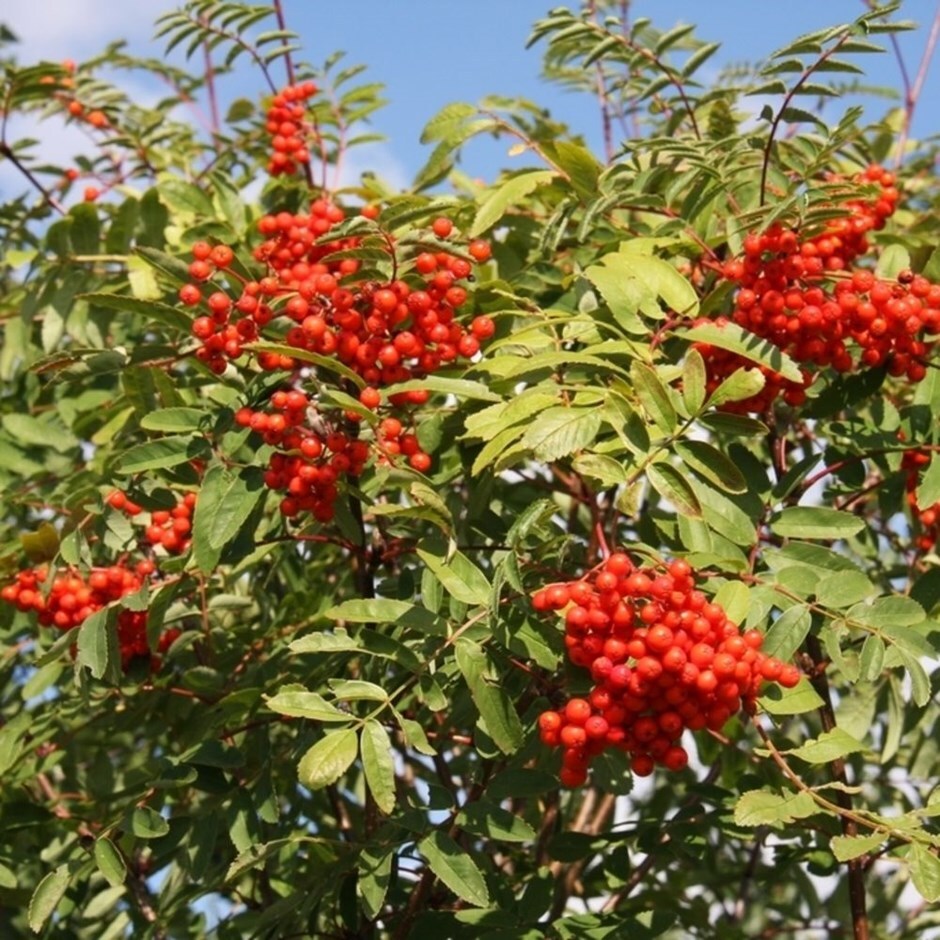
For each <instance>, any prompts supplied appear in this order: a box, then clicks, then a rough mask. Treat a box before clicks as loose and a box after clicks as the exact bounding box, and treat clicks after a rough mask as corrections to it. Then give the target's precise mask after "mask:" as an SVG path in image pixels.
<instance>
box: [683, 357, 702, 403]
mask: <svg viewBox="0 0 940 940" xmlns="http://www.w3.org/2000/svg"><path fill="white" fill-rule="evenodd" d="M706 375H707V373H706V369H705V360H704V359H703V358H702V354H701V353H700V352H699V351H698V350H697V349H695V348H694V347H693V348H692V349H690V350H689V351H688V352H687V353H686V354H685V360H684V361H683V363H682V400H683V401H684V402H685V407H686V408H687V409H688V412H689V414H691V415H696V414H698V413H699V412H700V411H701V410H702V406H703V405H704V404H705V379H706Z"/></svg>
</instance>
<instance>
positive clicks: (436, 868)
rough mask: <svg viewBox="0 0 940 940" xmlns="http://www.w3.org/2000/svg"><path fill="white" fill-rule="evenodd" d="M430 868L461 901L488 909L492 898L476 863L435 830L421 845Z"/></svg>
mask: <svg viewBox="0 0 940 940" xmlns="http://www.w3.org/2000/svg"><path fill="white" fill-rule="evenodd" d="M418 851H419V852H420V853H421V855H422V856H424V858H425V859H426V860H427V863H428V867H429V868H430V869H431V871H432V872H434V874H435V875H437V877H438V878H439V879H440V880H441V881H442V882H443V883H444V884H445V885H447V887H448V888H450V890H451V891H453V892H454V894H456V895H457V897H458V898H460V899H461V900H462V901H466V902H467V903H468V904H472V905H473V906H474V907H487V906H488V905H489V903H490V895H489V892H488V891H487V889H486V881H484V879H483V873H482V872H481V871H480V869H479V868H478V867H477V864H476V862H474V861H473V859H472V858H470V856H469V855H468V854H467V853H466V852H464V850H463V849H462V848H461V847H460V846H459V845H458V844H457V843H456V842H455V841H454V840H453V839H452V838H451V837H450V836H449V835H446V834H445V833H443V832H439V831H437V830H435V831H434V832H432V833H431V834H430V835H429V836H426V837H425V838H424V839H422V840H421V841H420V842H419V843H418Z"/></svg>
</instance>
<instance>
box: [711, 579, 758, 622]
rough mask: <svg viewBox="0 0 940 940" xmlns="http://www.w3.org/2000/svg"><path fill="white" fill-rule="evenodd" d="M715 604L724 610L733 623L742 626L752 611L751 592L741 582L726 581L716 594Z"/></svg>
mask: <svg viewBox="0 0 940 940" xmlns="http://www.w3.org/2000/svg"><path fill="white" fill-rule="evenodd" d="M714 603H716V604H718V605H719V607H722V608H724V611H725V615H726V616H727V618H728V619H729V620H730V621H731V622H732V623H735V624H742V623H744V622H745V621H746V620H747V615H748V613H749V612H750V609H751V592H750V590H749V589H748V586H747V585H746V584H743V583H742V582H741V581H725V583H724V584H722V586H721V587H720V588H719V589H718V590H717V591H716V592H715V597H714Z"/></svg>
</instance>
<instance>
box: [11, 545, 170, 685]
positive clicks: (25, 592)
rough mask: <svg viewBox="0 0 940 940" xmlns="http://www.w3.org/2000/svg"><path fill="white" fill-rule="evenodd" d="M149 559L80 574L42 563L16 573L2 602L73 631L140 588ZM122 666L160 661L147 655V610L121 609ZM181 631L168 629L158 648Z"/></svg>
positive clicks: (42, 621) (164, 647)
mask: <svg viewBox="0 0 940 940" xmlns="http://www.w3.org/2000/svg"><path fill="white" fill-rule="evenodd" d="M153 571H154V565H153V562H151V561H142V562H139V563H138V564H137V565H136V567H135V568H134V569H133V570H132V569H130V568H127V567H126V566H125V565H120V564H118V565H111V566H110V567H108V568H92V569H91V571H90V572H89V573H88V577H87V579H86V578H83V577H82V576H81V574H80V573H79V572H78V571H76V570H75V569H69V570H68V571H66V572H64V573H55V574H53V575H51V584H47V582H48V581H49V579H50V573H49V571H48V570H47V569H46V568H45V567H41V568H34V569H27V570H26V571H20V572H19V573H18V574H17V575H16V579H15V580H14V581H13V583H12V584H8V585H6V586H5V587H4V588H3V589H0V600H4V601H6V602H7V603H8V604H12V605H13V606H15V607H16V608H17V610H20V611H23V612H26V613H35V614H36V615H37V620H38V621H39V623H40V624H42V625H43V626H46V627H56V628H57V629H59V630H74V629H76V628H77V627H79V626H81V624H82V623H84V621H85V620H87V619H88V618H89V617H90V616H91V615H92V614H93V613H95V612H96V611H98V610H101V609H102V608H103V607H105V606H106V605H108V604H110V603H113V602H114V601H117V600H120V599H121V598H122V597H126V596H127V595H128V594H133V593H134V592H135V591H139V590H140V588H141V587H142V586H143V583H144V581H145V579H146V578H148V577H149V576H150V575H151V574H153ZM117 631H118V645H119V647H120V651H121V665H122V667H123V668H124V669H125V670H127V669H128V668H129V666H130V664H131V662H132V661H133V660H134V659H136V658H139V657H150V658H151V667H152V668H154V669H155V668H158V667H159V660H158V659H156V658H153V657H151V653H150V647H149V645H148V643H147V614H146V612H145V611H136V610H122V611H121V612H120V613H119V614H118V620H117ZM179 633H180V631H179V630H175V629H173V630H166V631H164V632H163V634H162V635H161V637H160V643H159V650H160V652H164V651H165V650H167V649H168V648H169V646H170V645H171V644H172V643H173V641H174V640H175V639H176V638H177V637H178V636H179Z"/></svg>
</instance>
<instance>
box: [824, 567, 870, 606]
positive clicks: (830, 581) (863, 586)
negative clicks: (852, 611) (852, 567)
mask: <svg viewBox="0 0 940 940" xmlns="http://www.w3.org/2000/svg"><path fill="white" fill-rule="evenodd" d="M875 590H876V588H875V586H874V585H873V584H872V583H871V581H870V580H869V579H868V577H867V576H866V575H864V574H862V572H861V571H840V572H838V573H837V574H831V575H827V576H826V577H824V578H820V579H819V582H818V583H817V585H816V600H817V601H818V602H819V603H820V604H822V605H823V606H824V607H836V608H843V607H850V606H851V605H852V604H855V603H857V602H858V601H860V600H863V599H864V598H866V597H868V596H869V595H870V594H873V593H875Z"/></svg>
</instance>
